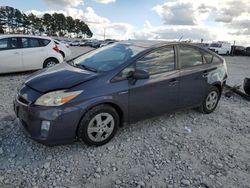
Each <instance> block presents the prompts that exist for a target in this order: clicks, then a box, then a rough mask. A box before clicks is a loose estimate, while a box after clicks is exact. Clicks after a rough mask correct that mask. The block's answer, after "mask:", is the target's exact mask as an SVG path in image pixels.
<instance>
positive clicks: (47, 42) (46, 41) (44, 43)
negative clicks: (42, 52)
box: [40, 39, 50, 46]
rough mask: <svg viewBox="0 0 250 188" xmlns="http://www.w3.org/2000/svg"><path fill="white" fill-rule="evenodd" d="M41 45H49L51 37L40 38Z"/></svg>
mask: <svg viewBox="0 0 250 188" xmlns="http://www.w3.org/2000/svg"><path fill="white" fill-rule="evenodd" d="M40 43H41V46H47V45H48V44H49V43H50V40H49V39H40Z"/></svg>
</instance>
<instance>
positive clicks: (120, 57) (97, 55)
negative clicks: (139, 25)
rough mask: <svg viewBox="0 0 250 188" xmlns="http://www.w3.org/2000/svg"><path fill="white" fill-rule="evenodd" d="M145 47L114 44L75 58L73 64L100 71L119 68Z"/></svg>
mask: <svg viewBox="0 0 250 188" xmlns="http://www.w3.org/2000/svg"><path fill="white" fill-rule="evenodd" d="M144 49H145V48H143V47H140V46H135V45H129V44H120V43H116V44H112V45H109V46H105V47H102V48H99V49H97V50H93V51H91V52H89V53H86V54H84V55H82V56H80V57H78V58H77V59H74V60H73V65H74V66H77V67H83V68H84V67H85V68H89V69H92V70H96V71H98V72H103V71H109V70H113V69H115V68H117V67H118V66H119V65H121V64H123V63H124V62H126V61H127V60H128V59H130V58H131V57H134V56H135V55H136V54H138V53H139V52H141V51H143V50H144Z"/></svg>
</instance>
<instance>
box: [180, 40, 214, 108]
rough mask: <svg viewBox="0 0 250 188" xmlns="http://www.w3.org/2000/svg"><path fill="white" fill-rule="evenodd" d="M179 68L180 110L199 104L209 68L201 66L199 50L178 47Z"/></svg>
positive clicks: (203, 93) (204, 92) (203, 95)
mask: <svg viewBox="0 0 250 188" xmlns="http://www.w3.org/2000/svg"><path fill="white" fill-rule="evenodd" d="M178 57H179V58H178V59H179V68H180V108H184V107H191V106H196V105H198V104H200V103H201V102H202V101H203V99H204V97H205V94H206V90H207V87H208V82H207V78H206V75H207V74H208V72H209V71H212V70H210V68H209V66H206V65H204V64H203V57H202V53H201V51H200V49H199V48H195V47H193V46H186V45H178Z"/></svg>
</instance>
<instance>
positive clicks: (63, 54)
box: [59, 50, 65, 58]
mask: <svg viewBox="0 0 250 188" xmlns="http://www.w3.org/2000/svg"><path fill="white" fill-rule="evenodd" d="M59 52H60V54H62V56H63V58H65V53H64V52H63V51H62V50H60V51H59Z"/></svg>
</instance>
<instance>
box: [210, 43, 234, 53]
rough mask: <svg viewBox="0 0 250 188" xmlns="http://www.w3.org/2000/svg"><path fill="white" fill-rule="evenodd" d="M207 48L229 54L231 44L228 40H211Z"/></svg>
mask: <svg viewBox="0 0 250 188" xmlns="http://www.w3.org/2000/svg"><path fill="white" fill-rule="evenodd" d="M209 49H210V50H211V51H213V52H215V53H217V54H220V55H229V54H230V53H231V44H230V43H228V42H220V41H219V42H213V43H212V44H211V45H210V46H209Z"/></svg>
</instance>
